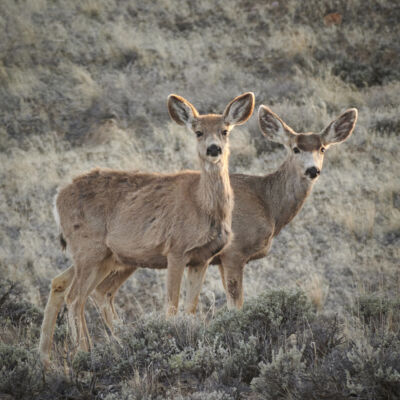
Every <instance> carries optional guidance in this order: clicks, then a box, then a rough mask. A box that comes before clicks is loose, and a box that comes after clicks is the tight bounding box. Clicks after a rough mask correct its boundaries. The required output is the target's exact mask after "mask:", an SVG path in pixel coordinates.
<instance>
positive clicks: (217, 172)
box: [197, 155, 233, 231]
mask: <svg viewBox="0 0 400 400" xmlns="http://www.w3.org/2000/svg"><path fill="white" fill-rule="evenodd" d="M200 163H201V174H200V183H199V187H198V188H197V199H198V202H199V206H200V207H201V209H202V210H203V211H205V212H206V213H207V214H208V215H209V216H210V218H211V219H212V221H214V223H221V224H223V225H225V226H226V227H227V228H229V231H230V227H231V221H232V209H233V192H232V188H231V184H230V180H229V170H228V155H226V156H225V158H224V159H222V160H221V161H220V162H219V163H218V164H211V163H209V162H205V161H203V160H201V162H200Z"/></svg>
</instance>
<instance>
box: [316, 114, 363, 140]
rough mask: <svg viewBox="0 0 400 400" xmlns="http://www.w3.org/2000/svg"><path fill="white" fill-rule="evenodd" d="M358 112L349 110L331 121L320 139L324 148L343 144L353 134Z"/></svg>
mask: <svg viewBox="0 0 400 400" xmlns="http://www.w3.org/2000/svg"><path fill="white" fill-rule="evenodd" d="M357 116H358V111H357V109H356V108H350V109H349V110H347V111H345V112H344V113H343V114H342V115H341V116H340V117H338V118H336V119H335V120H334V121H332V122H331V123H330V124H329V125H328V126H327V127H326V128H325V129H324V130H323V131H322V132H321V138H322V142H323V143H324V145H325V146H329V145H331V144H337V143H341V142H344V141H345V140H346V139H347V138H349V137H350V135H351V134H352V133H353V130H354V127H355V125H356V122H357Z"/></svg>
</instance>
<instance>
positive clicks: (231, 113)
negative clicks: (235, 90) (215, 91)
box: [222, 92, 255, 125]
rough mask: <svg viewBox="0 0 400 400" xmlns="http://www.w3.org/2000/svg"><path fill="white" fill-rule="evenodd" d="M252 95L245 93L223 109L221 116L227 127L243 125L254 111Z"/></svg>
mask: <svg viewBox="0 0 400 400" xmlns="http://www.w3.org/2000/svg"><path fill="white" fill-rule="evenodd" d="M254 103H255V100H254V93H252V92H247V93H244V94H241V95H240V96H238V97H235V98H234V99H233V100H232V101H231V102H230V103H229V104H228V105H227V106H226V108H225V111H224V113H223V114H222V116H223V117H224V121H225V123H226V124H228V125H241V124H244V123H245V122H246V121H247V120H248V119H249V118H250V117H251V115H252V114H253V111H254Z"/></svg>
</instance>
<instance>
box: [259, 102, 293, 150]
mask: <svg viewBox="0 0 400 400" xmlns="http://www.w3.org/2000/svg"><path fill="white" fill-rule="evenodd" d="M258 123H259V125H260V129H261V132H262V133H263V135H264V136H266V137H267V138H268V139H269V140H271V141H273V142H277V143H280V144H283V145H285V146H288V145H289V142H290V138H291V136H292V135H296V133H295V132H294V131H293V129H292V128H290V127H289V126H287V125H286V124H285V123H284V122H283V121H282V120H281V119H280V118H279V117H278V116H277V115H276V114H275V113H274V112H272V111H271V110H270V109H269V108H268V107H266V106H264V105H261V106H260V108H259V109H258Z"/></svg>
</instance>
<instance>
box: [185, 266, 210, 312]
mask: <svg viewBox="0 0 400 400" xmlns="http://www.w3.org/2000/svg"><path fill="white" fill-rule="evenodd" d="M207 267H208V263H205V264H203V265H196V266H193V267H189V268H188V273H187V275H188V276H187V284H186V299H185V312H186V313H188V314H195V313H196V308H197V303H198V302H199V295H200V291H201V287H202V286H203V282H204V277H205V275H206V271H207Z"/></svg>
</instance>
